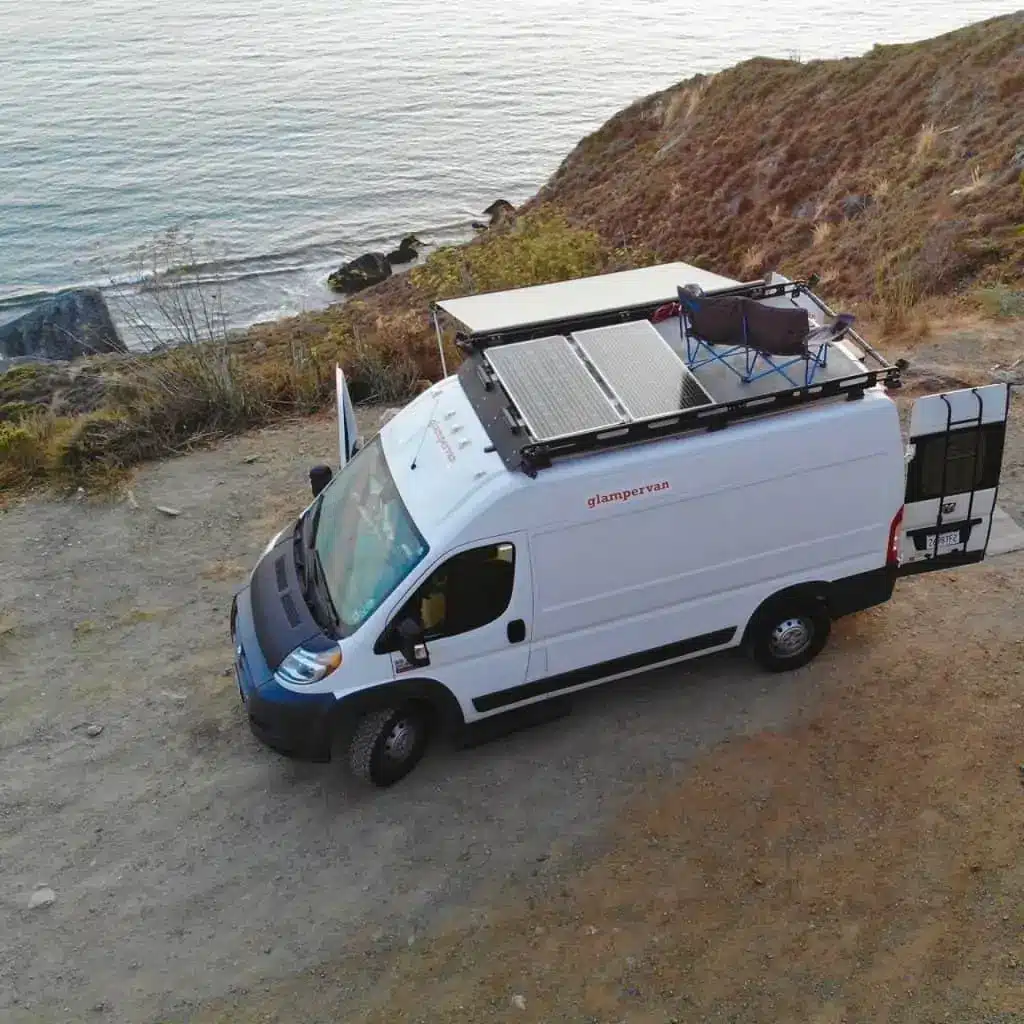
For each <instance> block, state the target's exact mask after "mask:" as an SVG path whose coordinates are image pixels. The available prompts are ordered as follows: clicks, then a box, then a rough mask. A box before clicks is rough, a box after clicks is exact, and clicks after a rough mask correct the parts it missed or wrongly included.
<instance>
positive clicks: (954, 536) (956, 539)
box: [927, 530, 961, 555]
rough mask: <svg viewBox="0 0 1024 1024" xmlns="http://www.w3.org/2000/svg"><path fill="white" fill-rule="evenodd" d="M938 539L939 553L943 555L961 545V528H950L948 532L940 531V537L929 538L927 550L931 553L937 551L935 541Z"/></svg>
mask: <svg viewBox="0 0 1024 1024" xmlns="http://www.w3.org/2000/svg"><path fill="white" fill-rule="evenodd" d="M936 540H938V554H940V555H943V554H946V553H947V552H949V551H952V550H953V548H958V547H960V544H961V540H960V531H959V530H948V531H947V532H946V533H940V534H939V535H938V537H935V536H932V537H929V538H928V547H927V550H928V552H930V553H933V554H934V553H935V552H936V547H935V542H936Z"/></svg>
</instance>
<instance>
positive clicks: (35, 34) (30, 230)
mask: <svg viewBox="0 0 1024 1024" xmlns="http://www.w3.org/2000/svg"><path fill="white" fill-rule="evenodd" d="M1017 6H1018V4H1017V3H1016V2H1010V3H1000V2H995V0H904V2H903V3H901V4H900V5H899V6H898V7H894V6H893V5H892V4H891V3H888V2H884V0H863V2H862V3H861V4H859V5H849V4H847V3H845V2H843V0H800V2H794V0H777V2H776V3H773V4H767V3H763V2H757V0H715V2H710V0H700V2H688V3H678V2H677V3H672V2H668V3H666V2H664V0H661V2H658V0H516V2H515V3H509V2H507V0H506V2H500V0H473V2H469V0H372V2H371V0H301V2H297V3H288V2H281V0H273V2H272V0H245V2H244V3H243V2H240V0H174V2H172V3H168V2H167V0H73V2H72V0H0V320H3V319H10V318H11V317H13V316H15V315H17V314H19V313H21V312H23V311H24V310H25V309H26V308H29V307H30V306H31V304H32V303H33V302H35V301H38V297H39V296H40V295H42V294H45V293H47V292H49V291H52V290H54V289H57V288H60V287H66V286H69V285H74V284H82V283H98V284H101V285H102V284H105V283H107V282H110V281H124V280H125V279H130V278H131V277H132V276H134V275H136V274H137V272H138V270H139V269H140V258H139V255H138V250H139V247H145V246H148V245H150V244H152V243H153V241H154V240H155V239H159V238H160V237H162V236H163V235H164V233H165V232H167V231H168V230H172V229H177V230H179V231H181V232H182V233H183V234H184V235H187V236H190V237H192V238H193V239H194V241H193V242H192V243H191V248H192V261H193V262H199V263H201V264H202V267H203V273H204V274H205V275H208V276H209V277H210V278H211V279H215V280H216V281H217V282H218V283H219V286H220V288H221V294H222V298H223V303H224V307H225V313H226V316H227V318H228V320H229V322H230V323H231V324H232V325H235V326H241V325H244V324H247V323H251V322H254V321H256V320H261V319H268V318H271V317H275V316H280V315H284V314H288V313H294V312H299V311H301V310H303V309H311V308H315V307H319V306H322V305H324V304H325V303H326V302H327V301H329V300H330V298H331V295H330V293H328V292H327V290H326V288H325V285H324V279H325V278H326V275H327V273H328V272H329V271H330V270H331V269H333V268H334V267H335V266H337V264H338V263H340V262H341V261H342V260H344V259H348V258H351V257H353V256H355V255H358V254H359V253H360V252H364V251H366V250H367V249H382V248H385V247H388V246H390V244H392V243H394V242H396V241H397V240H398V238H399V237H400V236H401V235H403V234H405V233H406V232H409V231H415V232H416V233H417V234H419V235H420V237H421V238H423V239H425V240H427V241H429V242H431V243H435V244H436V243H440V242H444V241H448V240H454V239H457V238H460V237H466V236H468V235H469V234H470V232H471V229H470V221H471V220H473V219H474V218H477V219H479V218H480V211H481V210H482V209H483V207H485V206H486V205H487V204H488V203H490V202H491V201H492V200H494V199H496V198H498V197H504V198H507V199H509V200H511V201H512V202H514V203H518V202H520V201H522V200H523V199H525V198H527V197H528V196H529V195H531V194H532V193H533V192H535V191H536V190H537V188H538V187H539V186H540V185H542V184H543V182H544V181H545V180H546V179H547V178H548V176H549V175H550V174H551V173H552V172H553V171H554V170H555V169H556V168H557V166H558V164H559V163H560V161H561V160H562V159H563V157H564V156H565V155H566V154H567V153H568V151H569V150H570V149H571V148H572V147H573V145H575V143H576V142H577V141H578V140H579V139H580V138H581V137H582V136H583V135H584V134H586V133H588V132H590V131H593V130H594V129H595V128H597V127H598V126H600V124H601V123H602V122H603V121H605V120H606V119H607V118H608V117H609V116H610V115H612V114H613V113H615V111H616V110H618V109H620V108H621V107H623V106H624V105H626V104H628V103H630V102H631V101H633V100H634V99H637V98H638V97H641V96H644V95H646V94H648V93H650V92H653V91H655V90H658V89H661V88H664V87H666V86H668V85H670V84H672V83H674V82H677V81H680V80H681V79H683V78H686V77H688V76H690V75H692V74H694V73H696V72H709V71H715V70H718V69H721V68H723V67H727V66H728V65H730V64H733V63H735V62H737V61H739V60H743V59H745V58H747V57H751V56H755V55H763V56H776V57H796V58H799V59H804V60H806V59H810V58H817V57H831V56H846V55H853V54H858V53H863V52H865V51H866V50H868V49H870V48H871V46H872V45H873V44H875V43H876V42H887V43H888V42H904V41H909V40H914V39H922V38H926V37H929V36H933V35H937V34H939V33H941V32H944V31H948V30H951V29H953V28H957V27H959V26H961V25H965V24H968V23H970V22H972V21H977V20H980V19H982V18H986V17H990V16H993V15H997V14H1005V13H1009V12H1011V11H1013V10H1015V9H1016V7H1017ZM178 251H179V252H180V251H181V250H180V249H179V250H178Z"/></svg>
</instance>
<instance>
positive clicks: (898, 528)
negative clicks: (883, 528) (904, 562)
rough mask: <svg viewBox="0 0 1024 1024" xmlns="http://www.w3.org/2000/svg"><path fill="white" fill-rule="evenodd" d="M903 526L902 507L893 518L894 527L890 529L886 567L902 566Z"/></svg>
mask: <svg viewBox="0 0 1024 1024" xmlns="http://www.w3.org/2000/svg"><path fill="white" fill-rule="evenodd" d="M902 526H903V506H902V505H901V506H900V510H899V512H897V513H896V515H895V516H893V519H892V525H891V526H890V527H889V546H888V547H887V548H886V550H885V564H886V565H894V566H895V565H899V564H900V534H901V532H902Z"/></svg>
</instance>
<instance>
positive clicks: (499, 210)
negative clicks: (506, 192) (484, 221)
mask: <svg viewBox="0 0 1024 1024" xmlns="http://www.w3.org/2000/svg"><path fill="white" fill-rule="evenodd" d="M484 213H486V214H487V216H488V217H490V218H491V223H490V225H489V226H490V227H492V228H493V227H497V226H498V225H499V224H502V223H504V222H505V221H506V220H509V219H511V218H512V217H514V216H515V215H516V208H515V207H514V206H513V205H512V204H511V203H510V202H509V201H508V200H507V199H496V200H495V201H494V202H493V203H491V205H490V206H488V207H487V209H486V210H484Z"/></svg>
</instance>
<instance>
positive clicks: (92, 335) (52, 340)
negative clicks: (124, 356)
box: [0, 288, 126, 360]
mask: <svg viewBox="0 0 1024 1024" xmlns="http://www.w3.org/2000/svg"><path fill="white" fill-rule="evenodd" d="M124 351H126V349H125V346H124V342H123V341H121V339H120V337H118V334H117V328H116V327H115V326H114V321H113V320H112V319H111V317H110V310H109V309H107V304H106V302H104V300H103V295H102V293H101V292H100V290H99V289H98V288H76V289H73V290H71V291H66V292H59V293H58V294H57V295H54V296H53V298H51V299H47V300H46V301H45V302H43V303H40V305H38V306H36V308H35V309H33V310H31V311H30V312H28V313H26V314H25V315H24V316H19V317H18V319H17V320H12V321H11V322H10V323H6V324H3V325H0V356H6V357H7V358H14V357H17V356H34V357H41V358H43V359H60V360H70V359H77V358H79V357H81V356H91V355H95V354H96V353H97V352H124Z"/></svg>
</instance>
